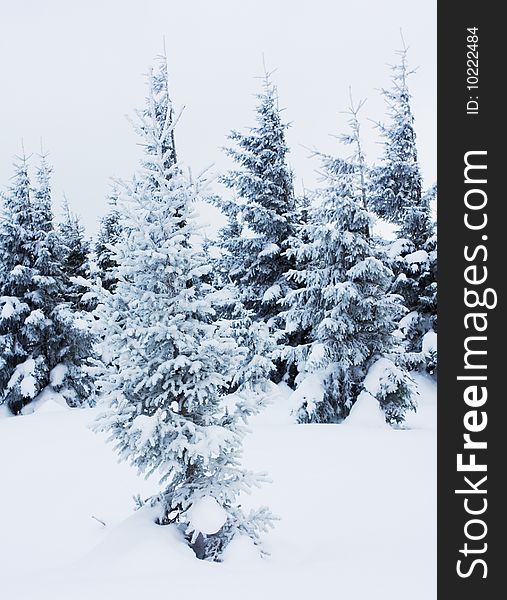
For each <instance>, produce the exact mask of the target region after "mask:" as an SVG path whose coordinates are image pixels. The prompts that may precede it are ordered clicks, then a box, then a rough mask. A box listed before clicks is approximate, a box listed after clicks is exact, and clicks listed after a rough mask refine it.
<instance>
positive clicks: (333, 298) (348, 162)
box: [282, 106, 414, 423]
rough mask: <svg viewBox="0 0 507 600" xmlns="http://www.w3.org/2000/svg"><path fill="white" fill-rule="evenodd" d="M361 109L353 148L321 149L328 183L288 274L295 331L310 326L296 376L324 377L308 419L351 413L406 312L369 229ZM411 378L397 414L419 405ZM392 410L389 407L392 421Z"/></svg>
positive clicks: (307, 403)
mask: <svg viewBox="0 0 507 600" xmlns="http://www.w3.org/2000/svg"><path fill="white" fill-rule="evenodd" d="M357 110H358V108H354V107H353V106H352V108H351V115H350V117H351V118H350V124H351V133H350V135H346V136H342V138H341V139H342V141H343V142H345V143H347V144H350V145H352V147H353V153H352V156H351V157H349V158H348V159H339V158H334V157H330V156H324V155H320V159H321V164H322V175H323V179H324V186H323V187H322V188H321V189H320V190H318V192H317V193H316V198H314V201H313V206H312V210H311V212H310V217H309V222H308V224H307V225H305V226H304V227H303V228H302V231H301V232H300V235H299V236H298V241H297V243H296V244H294V246H293V247H292V248H291V250H290V252H291V253H292V254H293V255H294V256H295V258H296V269H294V270H292V271H290V272H289V274H288V277H290V279H291V280H292V281H293V282H294V285H295V289H293V290H292V291H290V292H289V293H288V294H287V296H286V297H285V299H284V305H285V306H286V311H285V313H284V314H283V315H282V316H283V317H284V319H285V322H286V328H287V329H288V330H289V331H295V330H299V331H307V332H309V334H308V336H307V337H306V339H305V340H304V341H303V343H302V344H301V345H299V346H296V347H294V348H293V349H292V350H291V351H292V353H293V355H294V357H295V360H296V362H297V364H298V368H299V370H300V375H299V376H298V381H297V382H298V383H299V384H302V383H303V382H304V380H305V378H307V377H308V376H311V377H312V381H315V376H317V378H318V380H319V381H320V382H321V384H320V386H319V385H317V386H314V387H315V389H314V390H313V392H314V396H313V397H311V398H309V397H306V398H305V399H304V402H303V404H302V406H301V409H300V411H299V415H298V416H299V420H300V421H302V422H308V421H310V422H325V423H327V422H338V421H341V420H343V419H344V418H345V417H346V416H347V415H348V413H349V411H350V408H351V407H352V405H353V403H354V402H355V400H356V399H357V396H358V395H359V393H360V391H361V390H362V386H363V382H364V379H365V377H366V375H367V373H368V370H369V368H370V367H371V365H372V364H373V363H374V362H375V361H376V360H377V359H378V358H379V357H381V356H384V355H389V354H392V353H394V351H395V346H396V340H395V337H394V336H393V332H394V330H395V328H396V323H397V321H398V319H399V318H400V316H401V314H403V307H402V306H401V305H400V304H399V300H398V298H397V297H396V296H394V295H392V294H389V293H388V290H389V287H390V285H391V281H392V272H391V271H390V270H389V268H388V267H387V266H386V265H385V264H383V261H382V260H380V258H381V257H380V255H379V251H378V249H377V248H376V245H375V242H374V240H373V239H372V237H371V235H370V232H371V227H372V217H371V215H370V213H369V212H368V211H367V210H366V208H365V197H364V193H365V180H364V175H365V172H364V160H363V157H362V152H361V146H360V139H359V122H358V120H357ZM405 377H406V374H405ZM406 383H407V386H406V388H404V387H403V386H398V387H397V391H399V393H397V394H395V396H396V404H397V405H398V406H399V411H398V413H397V415H396V416H397V418H398V417H399V415H402V414H403V413H404V412H405V411H406V410H407V409H411V408H413V406H414V405H413V402H412V399H411V396H410V393H409V392H410V389H409V381H408V379H407V380H406ZM379 401H380V398H379ZM393 401H394V400H393ZM384 404H385V403H384ZM381 406H383V403H382V402H381ZM392 414H393V411H391V410H390V411H389V412H386V419H387V420H388V421H391V420H392ZM395 420H397V419H395Z"/></svg>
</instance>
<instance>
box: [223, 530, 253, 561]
mask: <svg viewBox="0 0 507 600" xmlns="http://www.w3.org/2000/svg"><path fill="white" fill-rule="evenodd" d="M222 558H223V561H224V563H227V564H229V565H237V566H238V567H244V568H247V569H248V568H250V565H251V564H252V562H256V561H259V562H261V561H262V557H261V554H260V552H259V550H258V548H256V547H255V544H254V543H253V542H252V540H251V539H250V538H249V537H248V536H246V535H238V534H236V535H235V536H234V537H233V539H232V541H231V542H230V543H229V545H228V546H227V548H226V549H225V551H224V554H223V557H222Z"/></svg>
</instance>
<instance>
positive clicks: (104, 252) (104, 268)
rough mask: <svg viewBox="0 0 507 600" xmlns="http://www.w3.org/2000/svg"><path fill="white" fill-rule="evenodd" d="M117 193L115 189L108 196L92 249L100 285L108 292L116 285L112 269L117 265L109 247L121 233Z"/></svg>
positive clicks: (118, 238)
mask: <svg viewBox="0 0 507 600" xmlns="http://www.w3.org/2000/svg"><path fill="white" fill-rule="evenodd" d="M118 193H119V192H118V190H116V189H115V190H113V192H112V194H111V195H110V197H109V209H108V212H107V213H106V215H105V216H104V217H102V219H101V221H100V229H99V233H98V235H97V240H96V243H95V249H94V250H95V262H96V268H97V275H98V277H99V278H100V281H101V286H102V287H103V288H104V289H105V290H107V291H109V292H112V291H114V288H115V287H116V276H115V275H114V269H115V268H116V267H117V266H118V265H117V264H116V261H115V260H114V252H113V250H112V249H111V247H112V246H114V245H115V244H117V243H118V242H119V240H120V235H121V229H120V224H119V220H120V219H119V214H118V209H117V199H118Z"/></svg>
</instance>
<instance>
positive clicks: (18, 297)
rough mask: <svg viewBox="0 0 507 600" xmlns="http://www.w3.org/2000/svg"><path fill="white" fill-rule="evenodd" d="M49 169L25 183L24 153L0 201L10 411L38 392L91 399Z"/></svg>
mask: <svg viewBox="0 0 507 600" xmlns="http://www.w3.org/2000/svg"><path fill="white" fill-rule="evenodd" d="M50 173H51V169H50V167H49V166H48V164H47V161H46V159H45V157H42V159H41V164H40V165H39V167H38V169H37V173H36V185H35V186H32V184H31V181H30V176H29V171H28V161H27V159H26V158H25V157H23V158H22V159H20V160H19V162H18V163H16V165H15V175H14V178H13V184H12V185H11V187H10V189H9V191H8V193H7V194H6V197H5V199H4V214H3V220H2V223H1V227H0V265H1V266H0V347H1V357H2V358H1V360H0V401H1V402H2V403H4V402H5V403H6V404H7V405H8V406H9V408H10V410H11V411H12V412H13V413H14V414H18V413H19V412H20V411H21V410H22V409H23V407H24V406H26V405H27V404H29V403H30V402H32V401H33V400H35V399H37V398H41V397H42V395H43V394H44V393H46V394H47V393H58V394H60V396H62V397H63V398H64V399H65V400H66V401H67V403H68V404H69V405H71V406H77V405H80V404H82V403H83V402H85V401H87V402H93V393H94V386H93V381H92V379H91V376H90V373H89V372H88V370H87V362H88V360H89V358H90V357H91V356H92V342H93V339H92V336H91V334H90V333H89V332H88V331H86V328H84V327H83V321H82V318H81V315H80V314H79V313H77V312H76V311H73V310H72V307H71V306H69V304H68V303H67V302H66V298H65V291H66V288H67V285H68V282H67V279H66V276H65V274H64V273H63V271H62V268H61V248H60V245H59V240H58V236H57V234H56V232H55V230H54V226H53V216H52V212H51V188H50Z"/></svg>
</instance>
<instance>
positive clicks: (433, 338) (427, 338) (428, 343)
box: [422, 329, 438, 354]
mask: <svg viewBox="0 0 507 600" xmlns="http://www.w3.org/2000/svg"><path fill="white" fill-rule="evenodd" d="M437 337H438V336H437V334H436V333H435V332H434V331H433V329H430V331H428V333H426V334H425V335H424V337H423V340H422V351H423V354H431V353H432V352H436V351H437Z"/></svg>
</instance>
